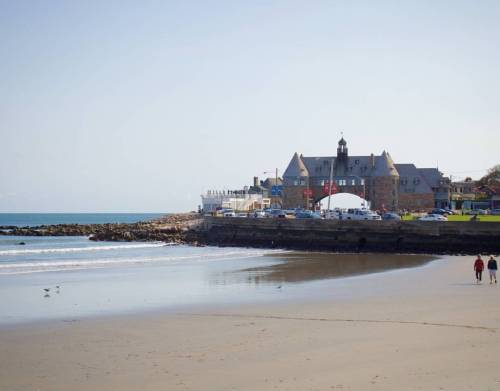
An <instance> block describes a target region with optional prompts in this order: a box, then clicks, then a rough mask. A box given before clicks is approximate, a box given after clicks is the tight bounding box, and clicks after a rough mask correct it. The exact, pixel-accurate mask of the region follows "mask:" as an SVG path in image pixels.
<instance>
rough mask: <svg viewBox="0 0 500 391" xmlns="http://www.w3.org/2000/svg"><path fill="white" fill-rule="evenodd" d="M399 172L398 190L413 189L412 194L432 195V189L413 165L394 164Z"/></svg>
mask: <svg viewBox="0 0 500 391" xmlns="http://www.w3.org/2000/svg"><path fill="white" fill-rule="evenodd" d="M394 166H395V167H396V170H398V172H399V180H400V182H399V183H400V185H399V188H400V189H412V190H413V189H414V191H412V193H413V192H414V193H420V194H422V193H432V189H431V187H430V186H429V184H428V183H427V182H426V180H425V179H424V177H423V176H422V175H421V174H420V172H419V170H418V169H417V167H415V165H414V164H395V165H394Z"/></svg>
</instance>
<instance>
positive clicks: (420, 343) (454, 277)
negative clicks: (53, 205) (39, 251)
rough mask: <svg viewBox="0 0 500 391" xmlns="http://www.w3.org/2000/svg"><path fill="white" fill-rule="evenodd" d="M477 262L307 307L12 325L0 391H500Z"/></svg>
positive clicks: (362, 283)
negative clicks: (474, 266) (474, 268)
mask: <svg viewBox="0 0 500 391" xmlns="http://www.w3.org/2000/svg"><path fill="white" fill-rule="evenodd" d="M471 262H472V260H471V259H469V257H446V258H445V259H443V260H439V261H436V262H432V263H430V264H427V265H425V266H423V267H419V268H414V269H406V270H398V271H392V272H387V273H378V274H370V275H364V276H357V277H351V278H347V279H341V280H337V282H338V283H336V284H332V283H331V281H333V280H329V281H325V282H324V283H321V284H319V285H318V286H317V288H318V289H321V292H319V294H316V295H314V297H313V298H312V299H311V300H309V301H308V300H304V301H301V302H298V303H293V302H288V303H271V304H257V305H244V306H243V305H239V306H238V305H228V306H224V307H214V306H212V307H205V308H202V309H200V310H199V311H197V312H193V311H189V312H187V311H184V312H182V313H177V314H167V313H161V312H156V313H151V314H148V315H140V316H139V315H137V316H126V317H125V316H113V317H109V318H99V319H84V320H79V321H75V322H71V321H66V322H49V323H45V324H38V325H31V326H28V325H27V326H15V327H14V326H6V327H4V328H3V329H2V330H0V347H1V354H0V389H2V390H3V389H5V390H37V389H39V390H67V389H72V390H110V389H120V390H177V389H178V390H202V389H203V390H277V389H278V390H280V389H281V390H287V389H288V390H333V389H335V390H419V389H420V390H488V389H491V390H497V389H500V371H498V368H499V366H500V355H499V354H498V352H499V350H500V337H499V333H500V330H499V329H500V311H499V310H498V306H497V303H499V300H498V299H499V296H500V288H499V287H498V286H495V285H492V286H490V285H489V284H487V283H485V284H483V285H479V286H478V285H476V284H474V283H473V272H472V263H471ZM280 273H281V272H280ZM271 274H272V271H271ZM264 275H269V273H267V274H266V273H265V274H264ZM286 287H287V285H284V286H283V287H282V288H279V289H283V290H284V292H283V294H286ZM276 289H278V288H276Z"/></svg>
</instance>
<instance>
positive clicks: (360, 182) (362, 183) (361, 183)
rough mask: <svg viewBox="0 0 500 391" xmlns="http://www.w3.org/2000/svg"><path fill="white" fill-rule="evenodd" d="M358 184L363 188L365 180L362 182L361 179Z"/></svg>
mask: <svg viewBox="0 0 500 391" xmlns="http://www.w3.org/2000/svg"><path fill="white" fill-rule="evenodd" d="M359 184H360V185H361V186H364V185H365V180H364V179H363V178H361V180H360V181H359Z"/></svg>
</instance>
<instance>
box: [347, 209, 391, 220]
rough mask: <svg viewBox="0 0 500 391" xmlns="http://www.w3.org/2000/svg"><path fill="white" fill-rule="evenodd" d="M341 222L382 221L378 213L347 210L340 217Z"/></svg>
mask: <svg viewBox="0 0 500 391" xmlns="http://www.w3.org/2000/svg"><path fill="white" fill-rule="evenodd" d="M340 218H341V220H382V217H380V215H379V214H378V213H375V212H373V211H371V210H369V209H347V212H346V213H342V214H341V215H340Z"/></svg>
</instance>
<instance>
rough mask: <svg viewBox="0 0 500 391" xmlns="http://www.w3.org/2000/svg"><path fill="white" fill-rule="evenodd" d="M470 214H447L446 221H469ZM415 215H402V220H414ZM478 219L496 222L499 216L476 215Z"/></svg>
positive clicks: (499, 218)
mask: <svg viewBox="0 0 500 391" xmlns="http://www.w3.org/2000/svg"><path fill="white" fill-rule="evenodd" d="M471 217H472V216H468V215H465V216H462V215H450V216H448V221H469V220H470V218H471ZM416 219H417V217H415V216H411V215H410V216H403V220H404V221H412V220H416ZM477 219H478V221H489V222H497V223H500V216H489V215H486V216H477Z"/></svg>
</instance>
